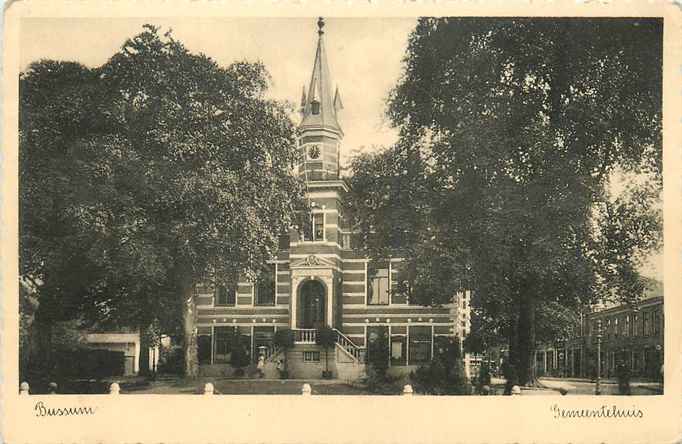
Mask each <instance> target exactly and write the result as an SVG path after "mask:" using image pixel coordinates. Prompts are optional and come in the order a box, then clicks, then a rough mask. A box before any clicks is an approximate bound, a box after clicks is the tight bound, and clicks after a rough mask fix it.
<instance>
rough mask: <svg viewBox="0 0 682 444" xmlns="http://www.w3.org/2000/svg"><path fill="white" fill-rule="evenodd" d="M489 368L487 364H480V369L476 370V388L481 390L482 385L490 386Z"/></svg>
mask: <svg viewBox="0 0 682 444" xmlns="http://www.w3.org/2000/svg"><path fill="white" fill-rule="evenodd" d="M490 380H491V378H490V367H489V366H488V363H487V362H482V363H481V367H480V368H479V369H478V380H477V381H476V382H477V384H476V387H477V388H478V390H479V391H480V390H481V387H483V386H484V385H488V386H489V385H490Z"/></svg>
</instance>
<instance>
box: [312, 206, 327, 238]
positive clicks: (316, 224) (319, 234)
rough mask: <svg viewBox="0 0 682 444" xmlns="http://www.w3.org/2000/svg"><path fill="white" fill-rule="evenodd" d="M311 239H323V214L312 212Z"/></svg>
mask: <svg viewBox="0 0 682 444" xmlns="http://www.w3.org/2000/svg"><path fill="white" fill-rule="evenodd" d="M313 240H314V241H321V240H324V214H322V213H317V214H313Z"/></svg>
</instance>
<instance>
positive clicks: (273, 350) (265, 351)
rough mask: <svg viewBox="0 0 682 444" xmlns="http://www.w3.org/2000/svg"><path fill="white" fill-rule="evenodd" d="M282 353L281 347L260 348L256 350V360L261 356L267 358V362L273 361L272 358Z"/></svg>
mask: <svg viewBox="0 0 682 444" xmlns="http://www.w3.org/2000/svg"><path fill="white" fill-rule="evenodd" d="M279 352H280V349H279V347H276V346H275V345H270V346H267V347H258V348H257V349H256V359H258V356H260V355H261V354H262V355H263V356H264V357H265V360H266V361H271V360H272V358H274V357H275V356H277V355H278V354H279Z"/></svg>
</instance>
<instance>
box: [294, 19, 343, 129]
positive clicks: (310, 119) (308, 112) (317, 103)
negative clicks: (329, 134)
mask: <svg viewBox="0 0 682 444" xmlns="http://www.w3.org/2000/svg"><path fill="white" fill-rule="evenodd" d="M324 25H325V23H324V19H323V18H322V17H320V18H319V20H318V21H317V28H318V29H317V34H318V39H317V50H316V51H315V61H314V63H313V72H312V75H311V76H310V86H309V87H308V94H307V97H306V96H305V94H304V97H303V102H304V105H303V120H302V121H301V125H300V126H301V128H304V129H305V128H310V129H328V130H332V131H334V132H337V133H343V131H342V130H341V126H340V125H339V122H338V120H337V119H336V112H337V111H338V110H339V109H341V108H342V107H343V106H341V108H339V107H338V105H339V104H341V96H340V95H339V93H338V89H337V91H336V94H334V96H332V87H331V85H332V83H331V76H330V75H329V66H328V64H327V52H326V50H325V46H324V30H323V28H324Z"/></svg>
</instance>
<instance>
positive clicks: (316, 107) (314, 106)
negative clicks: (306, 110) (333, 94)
mask: <svg viewBox="0 0 682 444" xmlns="http://www.w3.org/2000/svg"><path fill="white" fill-rule="evenodd" d="M310 108H311V112H312V113H313V114H314V115H317V114H320V102H319V101H317V100H313V101H312V102H310Z"/></svg>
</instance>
